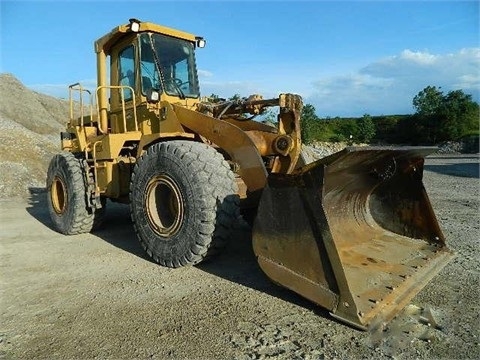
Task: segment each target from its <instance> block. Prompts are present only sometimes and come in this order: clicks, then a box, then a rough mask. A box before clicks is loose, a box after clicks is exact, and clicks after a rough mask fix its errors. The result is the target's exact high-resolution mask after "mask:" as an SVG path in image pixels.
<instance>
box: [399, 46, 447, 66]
mask: <svg viewBox="0 0 480 360" xmlns="http://www.w3.org/2000/svg"><path fill="white" fill-rule="evenodd" d="M400 58H401V59H404V60H406V61H411V62H414V63H418V64H425V65H427V64H432V63H434V62H435V60H436V59H437V58H438V56H436V55H432V54H429V53H428V52H421V51H412V50H409V49H406V50H403V51H402V53H401V54H400Z"/></svg>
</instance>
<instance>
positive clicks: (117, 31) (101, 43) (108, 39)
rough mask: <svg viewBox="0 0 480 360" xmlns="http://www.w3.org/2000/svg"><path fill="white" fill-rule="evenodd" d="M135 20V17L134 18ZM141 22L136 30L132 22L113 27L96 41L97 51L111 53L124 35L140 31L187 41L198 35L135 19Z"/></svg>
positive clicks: (193, 39) (194, 38)
mask: <svg viewBox="0 0 480 360" xmlns="http://www.w3.org/2000/svg"><path fill="white" fill-rule="evenodd" d="M132 20H133V19H132ZM135 21H136V22H138V23H139V24H140V27H139V30H138V31H136V32H134V31H132V29H131V24H132V22H130V24H124V25H119V26H117V27H115V28H113V29H112V31H110V32H109V33H108V34H106V35H104V36H102V37H101V38H100V39H98V40H97V41H95V52H96V53H99V52H102V51H103V52H104V53H106V54H109V53H110V48H111V47H112V46H113V45H114V44H115V43H116V42H117V41H118V40H119V39H121V38H122V37H124V36H125V35H127V34H135V33H140V32H147V31H148V32H154V33H159V34H164V35H168V36H172V37H176V38H179V39H183V40H187V41H192V42H194V41H195V40H196V36H195V35H193V34H190V33H187V32H184V31H180V30H176V29H172V28H169V27H166V26H163V25H158V24H154V23H150V22H141V21H138V20H135Z"/></svg>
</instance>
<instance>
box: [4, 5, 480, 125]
mask: <svg viewBox="0 0 480 360" xmlns="http://www.w3.org/2000/svg"><path fill="white" fill-rule="evenodd" d="M0 1H1V9H0V11H1V33H0V40H1V66H0V72H8V73H12V74H13V75H15V76H16V77H17V78H18V79H20V80H21V81H22V82H23V83H24V84H25V85H27V86H29V87H30V88H32V89H35V90H37V91H40V92H44V93H48V94H51V95H55V96H60V97H65V96H66V94H67V92H66V87H67V86H68V84H71V83H74V82H77V81H81V82H82V83H84V84H85V85H87V86H94V82H95V69H96V66H95V56H94V52H93V42H94V41H95V40H96V39H97V38H99V37H100V36H102V35H103V34H105V33H106V32H108V31H110V30H111V29H112V28H114V27H115V26H117V25H119V24H122V23H127V22H128V19H129V18H131V17H135V18H138V19H140V20H143V21H151V22H156V23H159V24H162V25H166V26H170V27H174V28H178V29H180V30H185V31H187V32H191V33H194V34H197V35H202V36H204V37H205V38H206V39H207V47H206V48H205V49H200V50H199V51H198V52H197V66H198V69H199V73H200V80H201V90H202V94H203V95H209V94H211V93H216V94H219V95H220V96H223V97H229V96H231V95H233V94H235V93H239V94H241V95H242V96H247V95H249V94H252V93H260V94H263V95H264V97H274V96H277V95H278V93H280V92H294V93H298V94H300V95H302V96H303V97H304V101H305V102H307V103H311V104H313V105H314V106H315V108H316V109H317V114H318V115H319V116H322V117H325V116H331V117H334V116H361V115H363V114H365V113H368V114H371V115H381V114H407V113H412V112H413V108H412V98H413V97H414V96H415V95H416V94H417V93H418V92H419V91H420V90H422V89H423V88H424V87H426V86H428V85H435V86H441V87H442V89H443V90H444V91H445V92H447V91H450V90H453V89H463V90H464V91H465V92H466V93H469V94H472V95H473V97H474V99H475V100H476V101H478V100H479V88H480V43H479V2H478V1H470V2H462V1H399V2H395V1H354V2H348V1H336V2H327V1H285V2H281V1H261V2H255V1H193V2H187V1H4V0H0Z"/></svg>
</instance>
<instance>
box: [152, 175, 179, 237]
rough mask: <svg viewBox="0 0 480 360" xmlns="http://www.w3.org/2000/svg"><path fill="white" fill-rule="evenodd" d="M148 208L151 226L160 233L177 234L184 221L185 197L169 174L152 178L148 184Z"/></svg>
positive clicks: (163, 234) (166, 235) (168, 235)
mask: <svg viewBox="0 0 480 360" xmlns="http://www.w3.org/2000/svg"><path fill="white" fill-rule="evenodd" d="M146 210H147V215H148V220H149V222H150V226H151V228H152V229H153V230H154V231H155V232H156V233H157V234H159V235H161V236H164V237H170V236H173V235H175V234H176V233H177V232H178V230H179V229H180V226H181V224H182V221H183V215H184V206H183V197H182V193H181V192H180V189H179V187H178V185H177V184H176V183H175V181H173V179H172V178H170V177H169V176H168V175H159V176H156V177H154V178H152V179H151V180H150V181H149V183H148V185H147V192H146Z"/></svg>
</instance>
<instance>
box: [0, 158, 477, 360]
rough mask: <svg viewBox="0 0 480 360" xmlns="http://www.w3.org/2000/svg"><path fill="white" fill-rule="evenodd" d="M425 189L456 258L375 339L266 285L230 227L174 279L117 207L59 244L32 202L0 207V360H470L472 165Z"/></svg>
mask: <svg viewBox="0 0 480 360" xmlns="http://www.w3.org/2000/svg"><path fill="white" fill-rule="evenodd" d="M424 180H425V185H426V187H427V191H428V193H429V195H430V198H431V201H432V204H433V207H434V209H435V211H436V214H437V217H438V219H439V222H440V224H441V227H442V229H443V231H444V233H445V235H446V237H447V243H448V246H449V247H451V248H452V249H454V250H455V251H456V253H457V256H456V258H454V259H453V260H452V261H451V262H450V263H449V264H448V265H447V266H446V267H445V268H444V269H443V271H442V272H441V273H440V274H439V275H438V276H437V277H435V278H434V279H433V280H432V281H431V282H430V283H429V284H428V285H427V286H426V287H425V288H424V289H423V290H422V291H421V292H420V293H419V294H418V295H417V296H416V297H415V298H414V299H413V300H412V302H411V304H410V305H409V306H407V308H406V309H405V311H404V312H402V313H401V314H399V316H398V317H397V318H396V319H394V320H393V321H392V322H391V323H390V324H388V325H387V326H386V327H384V328H383V329H380V330H378V331H376V332H373V333H369V332H362V331H358V330H355V329H353V328H350V327H348V326H345V325H344V324H341V323H339V322H337V321H335V320H334V319H332V318H331V317H330V316H329V315H328V313H327V312H326V311H324V310H322V309H321V308H318V307H316V306H314V305H312V304H311V303H309V302H308V301H306V300H304V299H302V298H301V297H299V296H297V295H295V294H293V293H291V292H289V291H288V290H285V289H282V288H280V287H277V286H276V285H274V284H272V283H271V282H270V281H269V280H268V279H267V278H266V277H265V276H264V275H263V274H262V272H261V270H260V269H259V268H258V266H257V265H256V262H255V259H254V255H253V252H252V250H251V246H250V233H249V229H248V228H247V227H246V226H245V225H244V224H242V223H239V224H238V226H237V231H236V233H235V236H234V238H232V241H231V243H230V245H229V246H228V248H227V249H226V250H225V251H224V252H223V253H222V255H220V256H219V257H218V258H216V259H215V260H213V261H211V262H209V263H206V264H202V265H200V266H197V267H187V268H181V269H176V270H172V269H166V268H162V267H160V266H158V265H156V264H154V263H152V262H151V261H149V260H148V259H147V258H146V257H145V255H144V253H143V250H142V248H141V247H140V245H139V243H138V242H137V240H136V239H135V236H134V232H133V229H132V224H131V222H130V217H129V211H128V207H126V206H122V205H115V204H112V203H109V209H108V215H107V224H108V226H107V227H106V228H105V229H103V230H100V231H98V232H97V233H95V234H85V235H77V236H63V235H60V234H58V233H56V232H55V231H53V230H52V229H51V222H50V219H49V217H48V211H47V208H46V199H45V192H44V190H43V189H38V188H37V189H31V197H30V199H29V200H28V201H25V200H22V199H3V200H1V201H0V220H1V226H0V260H1V261H0V274H1V275H0V276H1V277H0V280H1V319H0V358H3V359H94V358H100V359H150V358H153V359H262V358H275V359H352V358H366V359H391V358H395V359H411V358H418V359H437V358H446V359H453V358H458V359H478V358H480V331H479V324H480V319H479V314H480V304H479V302H478V298H479V295H480V294H479V282H480V281H479V280H480V278H479V272H480V260H479V238H480V226H479V203H480V199H479V157H478V155H474V156H460V155H459V156H436V157H430V158H428V159H427V164H426V171H425V176H424Z"/></svg>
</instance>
